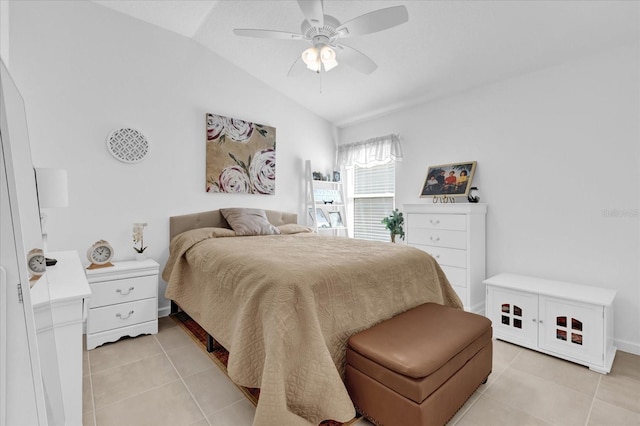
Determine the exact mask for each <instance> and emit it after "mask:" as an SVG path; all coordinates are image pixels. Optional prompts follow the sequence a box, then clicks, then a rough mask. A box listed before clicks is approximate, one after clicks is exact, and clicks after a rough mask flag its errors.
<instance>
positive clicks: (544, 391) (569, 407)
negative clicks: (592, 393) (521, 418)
mask: <svg viewBox="0 0 640 426" xmlns="http://www.w3.org/2000/svg"><path fill="white" fill-rule="evenodd" d="M485 395H486V396H488V397H490V398H493V399H494V400H496V401H500V402H501V403H502V404H504V405H507V406H508V407H510V408H512V409H516V410H521V411H524V412H526V413H528V414H529V415H531V416H535V417H538V418H540V419H542V420H544V421H546V422H548V423H552V424H561V425H563V426H570V425H584V424H585V422H586V420H587V414H588V412H589V407H590V406H591V401H592V398H591V397H589V396H587V395H586V394H584V393H581V392H578V391H575V390H573V389H570V388H568V387H566V386H562V385H558V384H556V383H554V382H552V381H550V380H545V379H542V378H540V377H537V376H534V375H532V374H529V373H525V372H522V371H519V370H516V369H513V368H511V367H509V368H507V370H506V371H505V372H504V373H502V375H501V376H500V377H499V378H498V379H497V380H496V381H495V383H493V384H492V385H491V386H489V388H488V389H487V390H486V391H485V393H484V394H483V396H485Z"/></svg>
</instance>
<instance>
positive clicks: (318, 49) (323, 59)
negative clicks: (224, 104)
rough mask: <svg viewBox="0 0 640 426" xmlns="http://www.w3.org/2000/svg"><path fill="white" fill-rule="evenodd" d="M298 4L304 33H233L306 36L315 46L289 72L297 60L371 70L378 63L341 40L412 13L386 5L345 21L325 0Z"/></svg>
mask: <svg viewBox="0 0 640 426" xmlns="http://www.w3.org/2000/svg"><path fill="white" fill-rule="evenodd" d="M298 6H300V10H302V14H303V15H304V17H305V19H304V21H302V24H301V25H300V30H301V33H300V34H298V33H290V32H285V31H277V30H258V29H240V28H236V29H234V30H233V32H234V34H236V35H239V36H244V37H258V38H270V39H282V40H307V41H309V42H311V44H312V46H311V47H310V48H308V49H306V50H305V51H304V52H302V55H301V56H300V57H299V58H297V59H296V61H295V62H294V63H293V65H292V66H291V68H290V69H289V73H288V74H291V71H292V70H293V68H294V67H295V66H296V64H297V63H298V61H299V60H300V59H302V61H303V62H304V63H305V64H306V66H307V68H308V69H310V70H312V71H315V72H318V73H319V72H320V70H321V69H322V68H324V70H325V72H326V71H330V70H331V69H333V68H335V67H336V66H337V65H338V59H339V60H340V63H344V64H347V65H349V66H351V67H353V68H354V69H356V70H358V71H360V72H362V73H364V74H371V73H372V72H373V71H375V70H376V68H378V65H376V63H375V62H374V61H373V60H372V59H371V58H369V57H368V56H367V55H365V54H364V53H362V52H360V51H359V50H356V49H354V48H353V47H349V46H347V45H345V44H342V43H338V41H339V40H341V39H344V38H349V37H354V36H360V35H364V34H371V33H375V32H378V31H383V30H386V29H389V28H392V27H395V26H397V25H400V24H403V23H405V22H407V21H408V20H409V14H408V12H407V8H406V7H405V6H393V7H388V8H385V9H378V10H374V11H373V12H369V13H365V14H364V15H360V16H358V17H356V18H353V19H351V20H350V21H347V22H345V23H344V24H342V23H340V21H338V20H337V19H336V18H334V17H333V16H330V15H325V14H324V6H323V3H322V0H298Z"/></svg>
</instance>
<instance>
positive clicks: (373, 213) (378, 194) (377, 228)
mask: <svg viewBox="0 0 640 426" xmlns="http://www.w3.org/2000/svg"><path fill="white" fill-rule="evenodd" d="M395 188H396V173H395V162H393V161H392V162H389V163H387V164H382V165H379V166H373V167H368V168H363V167H358V166H355V168H354V176H353V236H354V238H359V239H363V240H377V241H389V239H390V237H389V231H388V230H387V229H385V227H384V225H383V224H382V219H383V218H384V217H386V216H388V215H389V214H390V213H391V211H392V210H393V209H394V205H395Z"/></svg>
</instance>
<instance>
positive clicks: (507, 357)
mask: <svg viewBox="0 0 640 426" xmlns="http://www.w3.org/2000/svg"><path fill="white" fill-rule="evenodd" d="M522 350H523V348H522V347H520V346H518V345H514V344H512V343H508V342H503V341H502V340H497V339H493V362H494V364H495V363H501V364H509V363H511V361H513V359H514V358H515V357H516V356H517V355H518V354H519V353H520V352H521V351H522Z"/></svg>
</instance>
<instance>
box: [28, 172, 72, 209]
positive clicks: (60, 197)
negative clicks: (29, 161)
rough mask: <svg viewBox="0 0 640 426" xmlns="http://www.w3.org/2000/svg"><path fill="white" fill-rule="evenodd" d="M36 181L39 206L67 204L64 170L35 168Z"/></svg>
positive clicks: (64, 205)
mask: <svg viewBox="0 0 640 426" xmlns="http://www.w3.org/2000/svg"><path fill="white" fill-rule="evenodd" d="M36 183H37V188H38V203H39V204H40V208H51V207H67V206H68V205H69V191H68V185H67V171H66V170H64V169H44V168H36Z"/></svg>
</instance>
